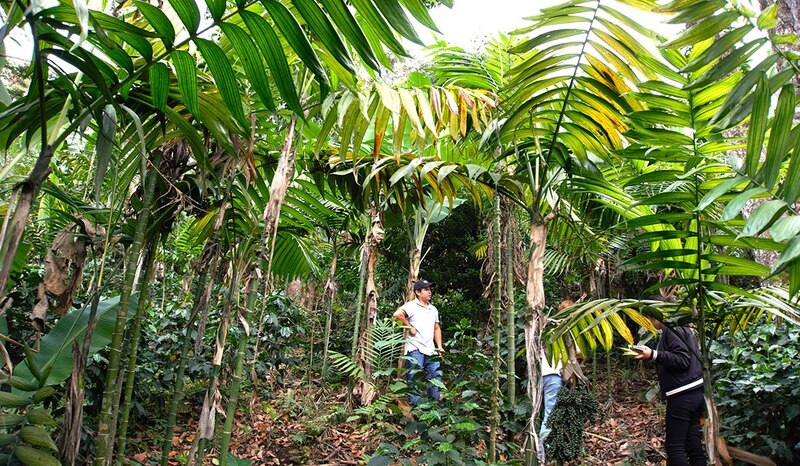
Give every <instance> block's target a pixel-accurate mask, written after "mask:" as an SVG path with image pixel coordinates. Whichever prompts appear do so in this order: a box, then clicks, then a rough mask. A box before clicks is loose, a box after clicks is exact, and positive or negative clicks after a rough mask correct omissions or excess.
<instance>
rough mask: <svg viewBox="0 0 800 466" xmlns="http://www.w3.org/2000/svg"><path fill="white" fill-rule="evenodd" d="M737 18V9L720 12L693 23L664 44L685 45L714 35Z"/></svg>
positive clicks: (672, 45) (674, 46)
mask: <svg viewBox="0 0 800 466" xmlns="http://www.w3.org/2000/svg"><path fill="white" fill-rule="evenodd" d="M737 19H739V12H737V11H726V12H724V13H720V14H719V15H717V16H712V17H710V18H707V19H705V20H703V21H701V22H700V23H697V24H695V25H694V26H692V27H690V28H689V29H687V30H686V31H684V32H683V33H681V34H680V35H679V36H678V37H676V38H675V39H673V40H671V41H670V42H668V43H666V44H664V46H665V47H670V48H680V47H686V46H687V45H692V44H696V43H698V42H700V41H703V40H706V39H708V38H711V37H715V36H716V35H717V34H719V33H720V32H722V31H723V30H725V28H727V27H728V26H730V25H731V23H733V22H734V21H735V20H737Z"/></svg>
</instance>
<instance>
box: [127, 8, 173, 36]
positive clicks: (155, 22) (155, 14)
mask: <svg viewBox="0 0 800 466" xmlns="http://www.w3.org/2000/svg"><path fill="white" fill-rule="evenodd" d="M134 4H135V5H136V8H138V9H139V12H140V13H142V16H144V19H146V20H147V22H148V23H149V24H150V26H151V27H152V28H153V30H154V31H155V32H156V34H158V35H159V37H161V40H162V41H163V42H164V46H165V47H166V48H171V47H172V43H173V42H174V41H175V28H174V27H173V26H172V22H171V21H170V20H169V18H167V15H165V14H164V12H163V11H161V10H159V9H158V8H157V7H155V6H153V5H151V4H149V3H147V2H143V1H141V0H135V1H134Z"/></svg>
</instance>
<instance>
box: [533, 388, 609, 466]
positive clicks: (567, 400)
mask: <svg viewBox="0 0 800 466" xmlns="http://www.w3.org/2000/svg"><path fill="white" fill-rule="evenodd" d="M598 415H600V404H599V403H598V402H597V399H596V398H595V397H594V393H593V392H592V390H591V389H590V388H589V387H587V386H586V385H584V384H578V386H576V387H575V388H569V387H567V386H563V387H561V390H559V392H558V397H557V398H556V405H555V407H554V408H553V411H552V412H551V413H550V417H548V418H547V426H548V428H549V429H550V433H548V434H547V436H546V437H545V440H544V448H545V452H546V455H547V458H548V459H551V460H555V461H556V462H558V463H559V464H562V463H566V462H569V461H575V460H577V459H578V458H580V457H581V454H582V452H583V450H582V447H581V445H582V443H583V429H584V427H585V426H586V424H587V423H591V422H594V421H595V420H596V418H597V416H598Z"/></svg>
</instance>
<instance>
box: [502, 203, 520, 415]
mask: <svg viewBox="0 0 800 466" xmlns="http://www.w3.org/2000/svg"><path fill="white" fill-rule="evenodd" d="M506 207H507V208H506V209H505V211H504V212H505V219H506V221H505V222H504V224H505V243H506V244H505V249H504V251H505V254H504V257H505V274H504V276H505V283H504V285H505V290H506V293H505V294H506V301H505V305H506V396H507V397H508V403H509V404H510V405H511V407H512V408H513V406H514V405H515V404H516V402H517V374H516V354H517V323H516V318H517V316H516V309H515V305H516V300H515V298H514V283H515V277H514V256H515V254H514V252H515V251H514V244H515V243H514V228H515V224H514V212H513V205H512V204H511V203H510V202H507V203H506Z"/></svg>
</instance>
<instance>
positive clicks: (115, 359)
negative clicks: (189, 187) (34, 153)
mask: <svg viewBox="0 0 800 466" xmlns="http://www.w3.org/2000/svg"><path fill="white" fill-rule="evenodd" d="M160 160H161V155H160V153H159V152H156V153H155V156H154V159H153V166H154V167H157V166H159V162H160ZM158 176H159V175H158V171H157V170H150V172H149V174H148V175H147V180H146V182H145V189H144V199H143V201H142V212H141V215H140V217H139V219H138V222H137V224H136V232H135V233H134V237H133V244H132V245H131V248H130V252H129V253H128V265H127V267H126V269H125V279H124V282H123V286H122V295H121V296H120V299H119V311H117V319H116V323H115V325H114V334H113V337H112V339H111V345H110V353H109V357H108V370H107V371H106V380H105V388H104V390H103V401H102V405H101V408H100V415H99V416H98V429H97V453H96V455H95V459H94V465H95V466H105V465H107V464H109V463H110V462H111V459H112V458H113V457H114V456H113V451H114V438H113V436H112V435H111V432H112V431H113V428H114V427H115V426H116V422H117V419H116V417H115V416H114V415H113V413H114V410H115V406H114V404H113V399H114V393H115V391H116V388H117V385H116V384H117V377H118V374H119V369H120V360H121V356H122V355H121V352H122V342H123V339H124V337H125V324H126V322H127V318H128V305H129V303H130V299H131V293H132V291H133V282H134V279H135V276H136V264H138V262H139V256H140V255H141V252H142V246H143V244H144V236H145V232H146V231H147V224H148V223H149V220H150V209H151V206H152V204H153V198H154V196H155V190H156V181H157V178H158Z"/></svg>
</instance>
